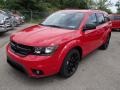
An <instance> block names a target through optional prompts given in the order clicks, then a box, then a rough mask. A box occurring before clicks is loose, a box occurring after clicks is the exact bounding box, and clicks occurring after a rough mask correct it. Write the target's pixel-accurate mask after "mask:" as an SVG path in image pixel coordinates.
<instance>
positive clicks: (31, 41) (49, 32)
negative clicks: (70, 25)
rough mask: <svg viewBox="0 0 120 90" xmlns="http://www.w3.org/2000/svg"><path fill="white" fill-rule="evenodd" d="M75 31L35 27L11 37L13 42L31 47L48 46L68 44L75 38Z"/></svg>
mask: <svg viewBox="0 0 120 90" xmlns="http://www.w3.org/2000/svg"><path fill="white" fill-rule="evenodd" d="M73 32H75V30H67V29H61V28H52V27H45V26H40V25H35V26H32V27H28V28H26V29H24V30H22V31H20V32H17V33H15V34H13V35H12V36H11V40H13V41H15V42H17V43H20V44H24V45H30V46H48V45H56V44H60V43H63V42H66V41H68V40H70V39H71V38H73V37H74V36H75V35H73V34H74V33H73Z"/></svg>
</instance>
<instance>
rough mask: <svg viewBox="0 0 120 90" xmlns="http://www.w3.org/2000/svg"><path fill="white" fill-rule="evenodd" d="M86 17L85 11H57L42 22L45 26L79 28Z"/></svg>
mask: <svg viewBox="0 0 120 90" xmlns="http://www.w3.org/2000/svg"><path fill="white" fill-rule="evenodd" d="M83 17H84V14H83V13H64V12H57V13H54V14H52V15H50V16H49V17H48V18H47V19H46V20H45V21H43V22H42V23H41V24H42V25H45V26H51V27H58V28H66V29H77V28H78V27H79V25H80V23H81V21H82V19H83Z"/></svg>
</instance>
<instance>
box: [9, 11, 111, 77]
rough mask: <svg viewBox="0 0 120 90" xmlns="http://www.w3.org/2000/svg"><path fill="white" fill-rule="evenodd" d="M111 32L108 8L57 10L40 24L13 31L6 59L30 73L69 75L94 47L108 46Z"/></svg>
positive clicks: (35, 75)
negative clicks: (103, 9)
mask: <svg viewBox="0 0 120 90" xmlns="http://www.w3.org/2000/svg"><path fill="white" fill-rule="evenodd" d="M110 36H111V22H110V21H109V19H108V14H107V13H106V12H103V11H99V10H62V11H58V12H56V13H53V14H52V15H50V16H49V17H48V18H46V19H45V20H44V21H43V22H42V23H41V24H40V25H35V26H32V27H28V28H26V29H24V30H22V31H20V32H17V33H15V34H13V35H12V36H11V37H10V43H9V44H8V45H7V62H8V63H9V64H10V65H11V66H13V67H14V68H16V69H18V70H21V71H23V72H25V73H27V75H28V76H30V77H36V78H39V77H45V76H49V75H53V74H57V73H59V74H60V75H61V76H63V77H65V78H67V77H70V76H72V75H73V74H74V73H75V71H76V70H77V67H78V64H79V61H80V60H81V59H82V58H83V57H85V56H86V55H88V54H89V53H90V52H92V51H94V50H95V49H98V48H100V49H103V50H105V49H107V47H108V45H109V40H110Z"/></svg>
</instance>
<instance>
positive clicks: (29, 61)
mask: <svg viewBox="0 0 120 90" xmlns="http://www.w3.org/2000/svg"><path fill="white" fill-rule="evenodd" d="M7 56H8V59H7V61H8V63H9V64H11V62H12V64H14V65H15V66H18V67H15V68H18V69H19V68H20V69H22V71H24V72H25V73H27V75H28V76H29V77H35V78H39V77H45V76H50V75H54V74H56V73H58V69H59V65H58V56H57V55H53V56H35V55H28V56H25V57H22V56H19V55H17V54H15V53H13V52H12V51H11V48H10V46H9V45H8V46H7ZM35 70H39V71H41V73H40V74H39V75H37V74H36V73H35Z"/></svg>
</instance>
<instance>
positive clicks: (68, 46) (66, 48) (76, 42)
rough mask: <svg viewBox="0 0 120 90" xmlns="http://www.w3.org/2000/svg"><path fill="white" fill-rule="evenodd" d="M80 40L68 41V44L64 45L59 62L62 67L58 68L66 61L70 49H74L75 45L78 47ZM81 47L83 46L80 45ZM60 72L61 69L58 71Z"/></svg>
mask: <svg viewBox="0 0 120 90" xmlns="http://www.w3.org/2000/svg"><path fill="white" fill-rule="evenodd" d="M80 43H81V42H80V40H73V41H71V42H69V43H67V44H66V45H64V47H63V48H62V50H61V52H60V54H59V57H58V64H59V65H60V67H59V68H58V70H60V68H61V66H62V63H63V61H64V58H65V57H66V55H67V54H68V53H69V51H70V50H71V49H73V48H74V47H77V46H79V45H80ZM79 47H81V46H79ZM58 72H59V71H58Z"/></svg>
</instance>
